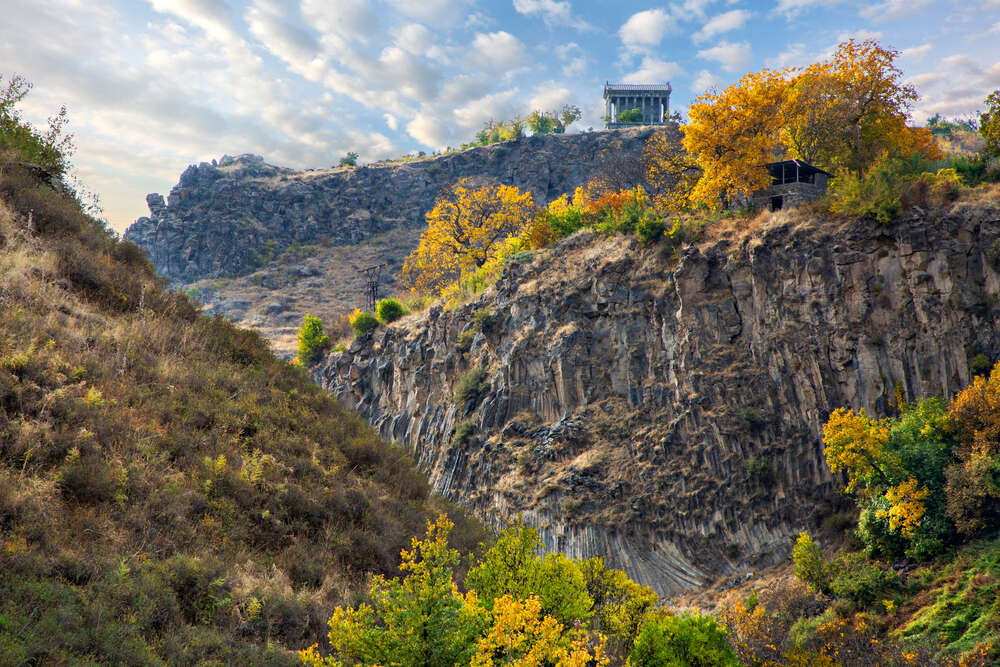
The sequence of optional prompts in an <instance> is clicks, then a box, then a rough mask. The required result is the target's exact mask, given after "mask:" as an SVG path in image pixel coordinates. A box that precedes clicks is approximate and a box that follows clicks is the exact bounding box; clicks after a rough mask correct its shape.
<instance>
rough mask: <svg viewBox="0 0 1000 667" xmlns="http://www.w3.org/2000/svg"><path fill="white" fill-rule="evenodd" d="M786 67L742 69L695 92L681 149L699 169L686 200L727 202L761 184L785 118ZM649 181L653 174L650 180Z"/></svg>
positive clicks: (764, 182)
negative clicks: (713, 88) (723, 84)
mask: <svg viewBox="0 0 1000 667" xmlns="http://www.w3.org/2000/svg"><path fill="white" fill-rule="evenodd" d="M786 76H787V72H786V71H775V70H770V69H764V70H761V71H760V72H757V73H753V74H747V75H746V76H744V77H743V78H742V79H740V80H739V81H738V82H737V83H735V84H733V85H732V86H729V87H728V88H726V89H725V90H723V91H722V92H718V93H709V94H706V95H702V96H701V97H699V98H698V99H697V100H696V101H695V104H693V105H691V107H690V109H689V110H688V115H689V118H690V121H689V123H688V124H687V125H685V126H684V127H683V128H681V129H682V131H683V132H684V139H683V142H682V145H683V147H684V149H685V150H686V151H687V152H688V153H689V154H690V155H693V156H694V158H695V162H696V164H697V167H698V169H700V170H701V175H700V178H699V179H698V181H697V184H696V185H695V186H694V187H693V188H692V190H691V193H690V199H691V200H692V201H693V202H695V203H697V202H701V203H704V204H706V205H708V206H709V207H710V208H717V207H719V206H722V207H726V206H728V205H729V204H730V203H732V202H733V201H735V200H737V199H738V198H741V197H747V196H749V195H750V194H751V193H752V192H753V191H755V190H759V189H761V188H763V187H766V186H767V185H768V184H769V183H770V176H769V175H768V173H767V170H765V169H763V165H764V164H766V163H768V162H771V161H772V160H773V159H774V154H775V151H776V150H777V149H778V146H779V143H778V138H779V132H780V130H781V128H782V126H783V123H784V116H783V113H784V100H785V98H786V96H787V89H788V87H789V82H788V80H787V78H786ZM651 180H652V179H651Z"/></svg>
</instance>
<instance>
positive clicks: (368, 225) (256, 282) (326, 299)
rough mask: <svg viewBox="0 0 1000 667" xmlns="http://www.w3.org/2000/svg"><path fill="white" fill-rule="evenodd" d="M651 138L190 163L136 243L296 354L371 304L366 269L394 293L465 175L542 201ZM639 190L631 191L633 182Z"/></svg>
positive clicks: (168, 272) (623, 160) (179, 281)
mask: <svg viewBox="0 0 1000 667" xmlns="http://www.w3.org/2000/svg"><path fill="white" fill-rule="evenodd" d="M650 132H651V130H650V129H649V128H637V129H632V130H624V131H612V132H608V131H600V132H587V133H581V134H570V135H566V134H552V135H546V136H540V137H528V138H524V139H521V140H518V141H509V142H504V143H501V144H495V145H492V146H483V147H478V148H473V149H469V150H465V151H458V152H452V153H447V154H445V155H441V156H436V157H427V158H422V159H417V160H408V161H403V162H395V163H393V162H389V163H376V164H373V165H366V166H362V167H356V168H353V167H344V168H336V169H330V170H308V171H303V172H299V171H293V170H291V169H286V168H283V167H276V166H273V165H270V164H267V163H265V162H264V161H263V159H262V158H260V157H259V156H253V155H241V156H237V157H229V156H226V157H224V158H222V159H221V160H220V161H218V162H216V163H214V164H209V163H202V164H200V165H192V166H190V167H188V169H186V170H185V171H184V173H183V174H182V175H181V177H180V180H179V182H178V183H177V185H176V186H174V188H173V189H172V190H171V192H170V195H169V196H168V197H167V198H166V200H164V198H163V197H162V196H161V195H159V194H150V195H149V196H148V197H147V199H146V200H147V202H148V205H149V208H150V214H151V215H150V217H144V218H140V219H138V220H137V221H136V222H135V223H134V224H133V225H132V226H130V227H129V228H128V230H127V231H126V232H125V238H126V239H127V240H129V241H132V242H134V243H136V244H137V245H139V246H140V247H141V248H143V249H144V250H146V251H147V253H148V254H149V256H150V259H151V260H152V262H153V265H154V267H155V268H156V270H157V271H158V272H159V273H160V274H161V275H163V276H166V277H167V278H169V279H171V280H172V281H173V283H174V284H175V285H177V286H181V287H183V288H184V289H190V288H195V289H196V290H197V291H196V292H194V293H195V294H197V295H198V297H199V298H200V299H201V300H202V301H204V302H205V304H206V307H207V308H208V310H209V311H210V312H217V313H221V314H223V315H225V316H226V317H228V318H230V319H232V320H234V321H236V322H238V323H240V324H241V325H243V326H248V327H252V328H254V329H256V330H258V331H260V332H261V333H262V334H264V336H265V337H267V338H268V339H270V340H272V341H273V342H274V343H275V348H276V350H277V351H278V352H279V353H281V354H284V355H285V356H289V357H290V356H292V355H293V354H294V352H293V349H294V334H295V329H296V327H297V326H298V325H299V323H300V322H301V321H302V317H303V316H304V315H305V313H306V312H311V313H312V314H314V315H317V316H319V317H321V318H322V319H323V320H324V321H327V322H333V321H335V320H336V318H337V316H339V315H341V314H343V313H346V312H350V311H351V310H353V309H354V308H355V307H357V306H360V305H363V303H364V278H363V276H362V275H361V274H359V270H360V269H362V268H364V267H366V266H371V265H374V264H381V263H385V264H386V265H387V266H386V267H385V269H384V270H383V271H382V274H381V284H382V292H383V293H384V294H385V293H390V292H392V291H393V290H394V286H395V280H396V276H397V274H398V273H399V269H400V267H401V266H402V262H403V259H404V258H405V257H406V255H407V254H409V253H410V251H412V250H413V248H415V247H416V245H417V241H418V239H419V237H420V232H421V231H422V230H423V227H424V225H425V221H424V214H425V213H426V212H427V211H428V210H430V209H431V208H432V207H433V205H434V199H435V197H436V196H437V194H438V192H439V191H440V190H441V189H442V188H443V187H446V186H448V185H451V184H452V183H454V182H455V181H457V180H458V179H461V178H471V179H473V181H474V182H476V183H502V184H506V185H516V186H517V187H519V188H521V189H523V190H530V191H531V192H532V194H533V196H534V198H535V201H536V203H539V204H544V203H547V202H548V201H550V200H551V199H554V198H556V197H558V196H559V195H561V194H562V193H564V192H572V191H573V189H574V188H576V187H577V186H579V185H582V184H584V183H585V182H587V181H588V180H590V179H591V178H592V177H594V176H595V175H596V174H597V173H598V172H599V171H601V170H602V169H603V170H605V171H607V167H608V163H609V162H610V163H612V167H614V168H618V169H620V168H621V167H620V165H622V164H628V163H629V162H630V161H634V162H635V163H636V164H638V161H639V158H640V156H641V154H642V148H643V145H644V143H645V140H646V139H647V138H648V137H649V135H650ZM623 185H631V183H628V184H623Z"/></svg>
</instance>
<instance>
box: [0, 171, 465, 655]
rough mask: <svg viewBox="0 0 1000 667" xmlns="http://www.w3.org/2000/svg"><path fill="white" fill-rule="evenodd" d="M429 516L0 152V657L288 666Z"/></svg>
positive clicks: (391, 454) (257, 361)
mask: <svg viewBox="0 0 1000 667" xmlns="http://www.w3.org/2000/svg"><path fill="white" fill-rule="evenodd" d="M439 509H441V502H440V501H438V500H436V499H433V498H430V497H429V496H428V489H427V486H426V483H425V481H424V480H423V478H422V477H421V476H420V475H419V474H418V473H417V471H416V470H415V468H414V466H413V463H412V461H411V459H410V458H409V457H408V456H407V455H405V454H404V453H403V452H401V451H398V450H396V449H394V448H392V447H390V446H388V445H386V444H385V443H383V442H381V441H379V440H378V438H377V436H376V435H375V434H374V432H373V431H372V429H371V428H369V426H368V425H367V424H366V423H365V422H364V421H363V420H362V419H361V418H360V417H359V416H358V415H357V414H355V413H349V412H347V411H345V410H344V409H343V408H341V407H340V406H339V405H338V404H337V403H336V402H334V401H333V400H332V399H331V398H329V397H328V396H326V395H325V394H324V393H323V392H322V391H321V390H319V389H318V388H317V387H316V386H315V385H314V384H313V383H312V382H310V381H309V379H308V378H307V377H306V376H305V374H304V373H302V372H301V371H298V370H297V369H294V368H292V367H290V366H289V365H287V364H285V363H284V362H281V361H279V360H277V359H276V358H275V357H274V356H273V355H272V354H271V353H270V351H269V350H268V348H267V345H266V343H265V342H264V341H263V340H262V339H261V338H260V337H259V336H258V335H257V334H255V333H252V332H248V331H245V330H240V329H237V328H236V327H234V326H233V325H231V324H229V323H227V322H225V321H223V320H222V319H218V318H217V319H209V318H206V317H202V316H199V315H198V314H197V312H196V309H195V308H194V307H192V305H191V304H190V303H188V301H187V300H186V299H185V298H184V297H181V296H178V295H176V294H172V293H168V292H165V291H163V289H162V286H161V284H160V282H159V281H158V279H157V278H156V277H155V275H154V274H153V271H152V268H151V266H150V265H149V263H148V262H147V261H146V259H145V258H144V256H143V255H142V253H141V252H140V251H139V250H138V249H137V248H136V247H135V246H133V245H131V244H128V243H121V242H118V241H116V240H115V239H114V238H113V237H112V236H111V235H110V234H109V233H108V232H107V231H106V230H105V229H104V228H103V227H102V226H101V225H100V224H98V223H96V222H94V221H93V220H91V219H90V218H88V217H86V216H85V215H83V214H82V213H81V211H80V209H79V206H78V204H77V203H76V202H75V201H74V200H73V199H72V198H70V197H68V196H66V195H62V194H59V193H57V192H56V191H54V190H53V189H52V188H50V187H49V186H48V185H45V184H42V183H40V182H39V181H38V180H37V179H35V178H34V177H32V176H31V175H30V174H28V173H26V172H24V171H22V170H21V169H20V168H19V167H18V166H17V165H15V164H11V163H4V162H3V161H2V160H0V663H2V664H23V663H43V664H52V663H87V662H91V663H95V664H109V663H121V664H159V663H161V662H172V663H174V662H176V663H191V662H195V661H208V662H216V663H218V664H234V663H240V664H251V663H254V662H267V663H270V664H274V663H279V664H280V663H285V662H287V663H289V664H291V663H293V662H295V660H294V654H292V653H290V652H289V649H298V648H302V647H305V646H307V645H309V644H311V643H313V642H316V641H321V643H324V644H325V642H322V637H323V635H324V634H325V629H326V628H325V620H326V618H327V617H328V616H329V613H330V610H331V609H332V607H333V605H334V604H337V603H341V602H353V601H356V599H357V598H358V596H359V595H360V592H359V591H361V590H362V589H363V587H364V583H365V577H366V573H372V572H375V573H387V574H391V573H394V572H395V571H396V566H397V563H398V556H399V550H400V548H401V547H402V546H404V543H405V541H407V540H408V539H409V536H410V535H414V534H419V533H421V532H422V528H423V522H424V520H425V519H426V518H427V517H428V516H429V515H430V514H432V513H434V512H436V511H438V510H439ZM451 513H452V516H453V518H456V519H457V520H458V522H459V530H458V531H456V537H455V539H456V542H457V543H458V546H460V547H462V548H469V547H471V545H472V544H473V543H474V542H475V541H476V540H478V539H479V538H480V537H481V535H480V534H479V529H478V527H477V525H476V524H474V523H470V522H468V521H467V520H465V519H464V518H463V517H462V516H458V517H456V516H455V512H453V511H452V512H451Z"/></svg>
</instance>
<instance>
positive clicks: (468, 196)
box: [400, 179, 537, 294]
mask: <svg viewBox="0 0 1000 667" xmlns="http://www.w3.org/2000/svg"><path fill="white" fill-rule="evenodd" d="M536 212H537V210H536V208H535V204H534V201H532V198H531V193H530V192H521V191H520V190H519V189H518V188H516V187H514V186H510V185H494V186H485V187H480V188H471V187H470V186H469V183H468V180H467V179H462V180H461V181H459V182H458V183H456V184H454V185H452V186H451V187H449V188H447V189H446V190H445V191H444V192H443V193H442V194H441V196H439V197H438V200H437V202H436V203H435V204H434V208H433V209H432V210H431V211H429V212H428V213H427V229H426V230H425V231H424V233H423V234H422V235H421V237H420V245H419V246H417V249H416V250H414V251H413V252H412V253H411V254H410V256H409V257H407V258H406V261H405V262H404V263H403V270H402V272H401V273H400V279H401V280H402V282H403V283H404V284H405V285H408V286H409V287H412V288H413V289H415V290H417V291H419V292H423V293H431V294H437V293H439V292H440V291H441V289H442V288H444V287H445V286H446V285H448V284H449V283H451V282H454V281H455V280H457V279H458V278H460V277H461V276H462V275H463V274H465V273H469V272H471V271H475V270H476V269H478V268H479V267H481V266H483V265H484V264H486V263H487V262H488V261H490V260H491V259H493V258H494V256H495V255H496V254H497V252H499V250H500V248H501V246H502V241H503V240H504V239H506V238H507V237H509V236H514V235H517V234H519V233H520V232H521V231H522V230H524V228H525V227H526V226H527V225H528V223H529V222H531V220H532V219H533V218H534V216H535V214H536Z"/></svg>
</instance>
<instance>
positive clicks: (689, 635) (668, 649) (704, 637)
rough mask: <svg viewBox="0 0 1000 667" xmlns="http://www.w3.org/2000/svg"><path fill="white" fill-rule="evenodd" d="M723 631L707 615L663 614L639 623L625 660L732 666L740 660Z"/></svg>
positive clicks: (639, 666)
mask: <svg viewBox="0 0 1000 667" xmlns="http://www.w3.org/2000/svg"><path fill="white" fill-rule="evenodd" d="M727 635H728V633H727V632H726V630H725V629H724V628H723V627H722V626H720V625H719V624H718V623H717V622H716V621H715V619H714V618H712V617H711V616H703V615H701V614H700V613H698V612H693V613H692V614H690V615H687V614H685V615H676V616H675V615H673V614H664V615H663V616H661V617H660V618H654V619H651V620H650V621H648V622H647V623H646V624H645V625H644V626H643V627H642V630H641V631H640V632H639V636H638V637H637V638H636V640H635V646H634V647H633V649H632V653H631V654H629V661H630V664H632V665H634V667H661V666H663V665H685V666H686V667H729V666H730V665H732V666H733V667H736V666H737V665H739V664H740V663H739V661H738V660H737V659H736V653H734V652H733V648H732V647H731V646H730V645H729V642H728V641H726V637H727Z"/></svg>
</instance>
